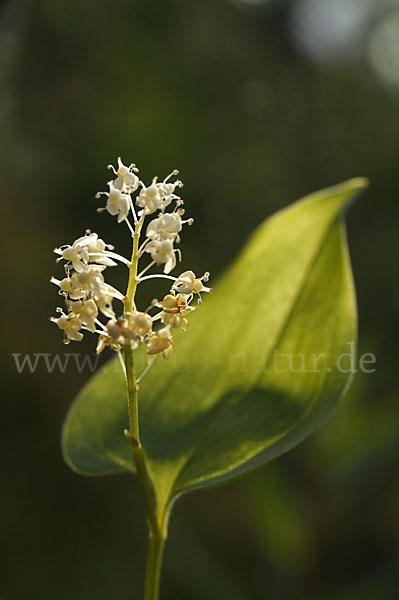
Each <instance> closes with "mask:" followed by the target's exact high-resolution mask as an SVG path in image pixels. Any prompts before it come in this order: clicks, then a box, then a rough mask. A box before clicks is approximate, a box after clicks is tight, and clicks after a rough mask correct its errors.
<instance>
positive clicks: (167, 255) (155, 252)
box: [145, 240, 176, 273]
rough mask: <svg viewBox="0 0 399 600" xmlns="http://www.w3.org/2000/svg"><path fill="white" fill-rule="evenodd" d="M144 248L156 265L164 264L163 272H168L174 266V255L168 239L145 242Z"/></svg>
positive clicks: (171, 244)
mask: <svg viewBox="0 0 399 600" xmlns="http://www.w3.org/2000/svg"><path fill="white" fill-rule="evenodd" d="M145 249H146V252H149V253H150V254H151V258H152V260H154V261H155V262H156V264H157V265H162V264H164V265H165V266H164V269H163V271H164V273H170V272H171V271H172V269H174V268H175V266H176V255H175V251H174V249H173V243H172V242H171V241H170V240H155V241H153V242H150V243H149V244H147V246H146V248H145Z"/></svg>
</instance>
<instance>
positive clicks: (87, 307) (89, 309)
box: [68, 298, 98, 333]
mask: <svg viewBox="0 0 399 600" xmlns="http://www.w3.org/2000/svg"><path fill="white" fill-rule="evenodd" d="M68 306H69V309H70V311H71V313H73V314H74V315H76V316H78V317H79V319H80V321H81V322H82V324H83V325H85V326H86V328H87V329H88V330H89V331H91V332H92V333H94V332H95V330H96V324H95V320H96V318H97V315H98V308H97V305H96V303H95V302H94V300H93V299H92V298H89V299H88V300H84V301H82V300H77V301H76V302H69V303H68Z"/></svg>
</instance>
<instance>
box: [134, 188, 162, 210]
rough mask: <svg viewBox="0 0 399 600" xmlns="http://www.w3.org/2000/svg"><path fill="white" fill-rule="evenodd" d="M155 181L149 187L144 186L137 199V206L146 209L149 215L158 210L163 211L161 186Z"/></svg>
mask: <svg viewBox="0 0 399 600" xmlns="http://www.w3.org/2000/svg"><path fill="white" fill-rule="evenodd" d="M155 181H156V180H154V181H153V182H152V184H151V185H150V186H148V187H145V186H143V187H142V189H141V190H140V193H139V195H138V196H137V198H136V203H137V206H140V207H142V208H144V212H145V213H146V214H147V215H150V214H151V213H154V212H155V211H156V210H161V208H162V207H163V204H162V194H161V190H160V189H159V184H157V183H155Z"/></svg>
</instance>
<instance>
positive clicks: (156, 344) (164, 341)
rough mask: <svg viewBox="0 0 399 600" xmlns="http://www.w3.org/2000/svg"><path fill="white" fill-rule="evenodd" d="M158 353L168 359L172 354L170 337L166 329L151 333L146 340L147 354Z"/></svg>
mask: <svg viewBox="0 0 399 600" xmlns="http://www.w3.org/2000/svg"><path fill="white" fill-rule="evenodd" d="M160 352H162V355H163V357H164V358H169V356H170V354H171V352H172V336H171V335H170V332H169V328H168V327H164V328H163V329H160V330H159V331H158V332H157V333H153V334H152V335H151V336H150V337H149V338H148V340H147V354H149V355H152V354H159V353H160Z"/></svg>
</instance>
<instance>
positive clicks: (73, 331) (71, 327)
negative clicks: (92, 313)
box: [50, 313, 83, 344]
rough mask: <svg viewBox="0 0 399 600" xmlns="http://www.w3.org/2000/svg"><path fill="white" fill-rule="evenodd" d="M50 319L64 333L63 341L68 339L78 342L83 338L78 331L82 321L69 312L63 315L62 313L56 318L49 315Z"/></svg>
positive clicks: (66, 341)
mask: <svg viewBox="0 0 399 600" xmlns="http://www.w3.org/2000/svg"><path fill="white" fill-rule="evenodd" d="M50 321H53V323H56V324H57V325H58V327H59V328H60V329H61V330H62V331H63V332H64V334H65V343H67V344H68V343H69V341H70V340H73V341H75V342H80V341H82V339H83V333H80V329H81V328H82V324H83V323H82V321H81V320H80V318H79V317H78V316H77V315H75V314H74V313H71V314H69V315H65V314H64V313H62V314H61V316H60V317H59V318H58V319H55V318H53V317H51V319H50Z"/></svg>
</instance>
